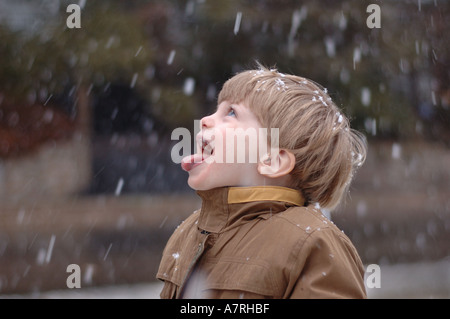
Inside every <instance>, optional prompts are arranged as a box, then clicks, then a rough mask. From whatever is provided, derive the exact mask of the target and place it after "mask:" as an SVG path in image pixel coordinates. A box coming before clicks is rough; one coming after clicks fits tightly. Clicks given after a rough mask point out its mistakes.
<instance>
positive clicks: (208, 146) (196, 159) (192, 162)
mask: <svg viewBox="0 0 450 319" xmlns="http://www.w3.org/2000/svg"><path fill="white" fill-rule="evenodd" d="M197 145H198V150H199V151H200V153H198V152H197V153H195V154H192V155H189V156H186V157H185V158H183V160H182V161H181V168H182V169H183V170H185V171H186V172H189V171H190V170H192V169H193V168H194V167H197V166H198V165H200V164H202V163H203V162H204V161H205V160H206V159H207V158H209V157H210V156H212V155H214V146H213V143H212V141H211V140H205V139H203V138H202V139H200V140H199V139H197ZM200 146H201V147H200Z"/></svg>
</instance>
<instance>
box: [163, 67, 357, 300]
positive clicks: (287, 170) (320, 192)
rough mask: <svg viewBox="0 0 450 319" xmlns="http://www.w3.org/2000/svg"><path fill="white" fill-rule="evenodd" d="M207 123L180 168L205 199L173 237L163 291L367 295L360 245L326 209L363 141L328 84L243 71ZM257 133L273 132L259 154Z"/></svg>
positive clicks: (166, 294)
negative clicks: (253, 134)
mask: <svg viewBox="0 0 450 319" xmlns="http://www.w3.org/2000/svg"><path fill="white" fill-rule="evenodd" d="M200 123H201V126H202V129H201V131H200V133H199V134H198V135H197V146H198V148H197V153H196V154H194V155H191V156H188V157H186V158H185V159H183V161H182V164H181V165H182V168H183V169H184V170H186V171H187V172H188V173H189V178H188V184H189V186H190V187H191V188H193V189H195V190H196V191H197V194H198V195H199V196H200V197H201V198H202V206H201V209H200V210H198V211H196V212H194V213H193V214H192V215H191V216H190V217H188V218H187V219H186V220H185V221H184V222H183V223H182V224H181V225H180V226H179V227H178V228H177V229H176V230H175V232H174V234H173V235H172V237H171V238H170V239H169V241H168V243H167V246H166V248H165V250H164V252H163V257H162V260H161V264H160V267H159V270H158V274H157V278H158V279H160V280H162V281H164V283H165V284H164V288H163V290H162V292H161V298H227V299H235V298H365V297H366V292H365V288H364V282H363V279H364V269H363V265H362V263H361V260H360V258H359V256H358V254H357V252H356V249H355V248H354V246H353V245H352V243H351V242H350V240H349V239H348V238H347V236H345V235H344V234H343V233H342V232H341V231H340V230H339V229H338V228H337V227H336V226H335V225H334V224H333V223H332V222H331V221H330V220H329V219H327V218H326V217H325V216H324V215H323V214H322V212H321V207H323V208H324V209H327V210H331V209H333V208H335V207H336V206H337V205H338V204H339V202H340V200H341V198H342V197H343V194H344V193H345V192H346V190H347V189H348V186H349V183H350V181H351V179H352V176H353V173H354V170H355V169H356V168H357V167H359V166H360V165H361V164H362V163H363V162H364V159H365V154H366V144H365V140H364V138H363V137H362V135H360V134H358V133H357V132H355V131H353V130H352V129H350V127H349V122H348V120H347V119H346V118H345V117H344V115H343V114H341V113H340V112H339V110H338V108H337V106H336V105H335V104H334V103H333V102H332V101H331V99H330V98H329V96H328V95H327V91H326V89H323V88H322V87H320V86H319V85H317V84H316V83H314V82H312V81H310V80H308V79H305V78H301V77H298V76H294V75H286V74H282V73H279V72H278V71H277V70H273V69H272V70H268V69H265V68H263V67H260V68H259V69H258V70H248V71H244V72H241V73H239V74H237V75H235V76H234V77H232V78H231V79H229V80H228V81H227V82H226V83H225V84H224V86H223V88H222V90H221V92H220V94H219V98H218V107H217V110H216V112H215V113H214V114H212V115H209V116H206V117H204V118H203V119H202V120H201V122H200ZM261 129H262V130H264V129H265V130H266V132H267V133H268V134H267V136H266V137H267V139H266V140H264V138H262V137H261V136H258V141H257V145H258V147H257V151H256V152H257V154H258V159H257V160H256V161H251V160H250V158H251V157H252V154H253V153H251V147H252V146H254V145H255V140H254V139H251V138H250V134H248V132H251V130H261ZM274 129H275V130H274ZM229 132H233V133H234V135H233V136H232V141H231V140H230V138H229V137H230V134H229ZM269 133H270V134H269ZM227 137H228V139H227ZM235 138H237V139H238V140H239V139H241V140H242V139H244V140H245V141H247V143H246V144H245V145H244V148H243V149H242V147H241V148H240V149H237V148H236V145H240V146H242V143H241V144H238V143H234V139H235ZM230 145H231V146H230ZM266 149H267V150H269V151H265V150H266ZM239 150H240V151H242V150H244V151H245V155H246V160H245V161H242V160H238V159H237V155H238V154H237V153H238V152H237V151H239ZM229 153H232V154H233V155H232V156H227V155H228V154H229Z"/></svg>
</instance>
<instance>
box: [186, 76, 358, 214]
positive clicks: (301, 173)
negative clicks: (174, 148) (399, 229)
mask: <svg viewBox="0 0 450 319" xmlns="http://www.w3.org/2000/svg"><path fill="white" fill-rule="evenodd" d="M218 105H219V107H218V110H217V112H216V113H214V114H213V115H210V116H208V117H205V118H203V119H202V123H201V124H202V131H203V129H208V128H210V127H213V126H215V125H216V124H217V126H220V125H224V127H230V126H231V127H236V123H234V122H232V121H236V119H235V118H232V119H230V118H229V117H227V116H229V115H230V114H229V112H230V109H231V110H233V109H234V108H239V109H240V112H241V113H242V114H243V113H245V114H243V115H242V116H241V120H246V122H245V121H244V122H245V123H244V124H242V123H241V124H240V125H238V126H237V127H244V129H245V127H251V126H253V127H254V126H257V127H256V128H263V129H266V131H267V133H268V144H269V147H270V146H273V144H278V145H277V146H278V148H277V153H278V154H273V153H272V154H271V156H268V157H269V158H261V156H259V157H260V158H259V159H258V163H254V164H253V165H251V164H252V163H243V164H239V163H234V165H233V166H229V167H228V168H229V169H230V172H231V169H234V170H237V171H238V172H237V174H239V175H242V174H244V173H246V174H245V175H247V176H248V180H247V181H248V182H247V183H245V182H241V183H239V184H238V185H229V184H223V185H221V184H220V181H219V184H212V187H218V186H248V185H255V186H256V185H258V184H259V185H265V184H281V185H282V186H287V187H291V188H295V189H298V190H300V191H301V192H302V193H303V195H304V197H305V198H306V200H307V201H308V202H313V203H319V204H320V206H322V207H325V208H329V209H332V208H334V207H336V206H337V205H338V204H339V202H340V199H341V198H342V195H343V193H344V192H345V191H346V189H347V188H348V186H349V184H350V181H351V179H352V177H353V173H354V170H355V169H356V168H357V167H359V166H361V165H362V163H363V162H364V160H365V156H366V143H365V139H364V137H363V136H362V135H361V134H360V133H358V132H357V131H354V130H353V129H351V128H350V125H349V121H348V119H347V118H346V117H345V116H344V114H342V113H341V112H340V110H339V109H338V107H337V106H336V105H335V104H334V103H333V101H332V100H331V98H330V97H329V95H328V94H327V90H326V89H324V88H323V87H321V86H320V85H318V84H316V83H315V82H313V81H311V80H308V79H305V78H302V77H298V76H294V75H288V74H282V73H279V72H278V71H277V70H274V69H271V70H269V69H266V68H263V67H260V68H259V69H256V70H248V71H243V72H241V73H239V74H237V75H235V76H234V77H232V78H231V79H229V80H228V81H227V82H225V84H224V86H223V88H222V90H221V92H220V93H219V97H218ZM230 107H231V108H230ZM219 111H221V112H222V116H224V115H226V117H223V118H221V117H220V114H218V113H219ZM224 113H226V114H224ZM233 115H234V114H233ZM245 116H247V117H245ZM237 118H238V119H239V114H238V116H237ZM271 129H278V131H277V132H278V136H275V137H274V136H271V134H270V133H271V132H273V131H272V130H271ZM200 135H202V136H203V134H200ZM274 138H276V139H277V141H275V140H274ZM259 155H261V154H259ZM274 155H275V156H274ZM270 157H271V158H270ZM275 157H276V158H275ZM267 161H269V162H270V161H272V163H271V164H273V161H276V162H277V163H276V164H277V165H275V166H274V167H275V171H274V172H272V171H270V170H269V171H264V170H262V169H261V168H262V167H263V168H264V166H265V164H267ZM217 164H218V165H222V166H221V167H222V168H224V169H225V170H222V173H226V165H231V164H228V163H217ZM269 164H270V163H269ZM239 165H241V166H239ZM272 166H273V165H272ZM241 169H242V170H241ZM220 171H221V170H219V171H218V172H217V175H216V176H215V177H216V178H219V180H220V176H222V177H223V174H220ZM239 171H240V172H239ZM268 172H269V173H268ZM270 172H272V174H271V173H270ZM194 177H195V176H194ZM190 178H191V176H190ZM210 178H214V176H210ZM241 181H245V179H241ZM223 183H227V181H226V179H225V180H224V181H223ZM191 186H192V185H191ZM212 187H211V188H212ZM194 188H195V187H194Z"/></svg>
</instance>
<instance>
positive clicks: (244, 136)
mask: <svg viewBox="0 0 450 319" xmlns="http://www.w3.org/2000/svg"><path fill="white" fill-rule="evenodd" d="M200 123H201V126H202V127H201V131H200V132H199V133H198V134H197V136H196V142H197V153H196V154H193V155H191V156H187V157H185V158H184V159H183V160H182V163H181V166H182V168H183V169H184V170H185V171H187V172H188V173H189V179H188V184H189V186H190V187H191V188H193V189H195V190H208V189H212V188H216V187H223V186H254V185H262V184H263V183H264V181H263V177H262V176H261V175H260V174H259V173H258V170H257V165H258V163H257V162H258V160H259V157H258V154H259V147H258V146H259V140H260V136H259V135H260V134H258V132H259V129H260V128H261V125H260V124H259V121H258V120H257V118H256V116H255V115H254V114H253V113H252V112H251V111H250V109H249V108H248V107H246V106H245V105H244V104H243V103H239V104H230V103H229V102H227V101H224V102H222V103H220V104H219V106H218V107H217V110H216V112H215V113H214V114H212V115H209V116H206V117H204V118H202V120H201V121H200ZM263 142H264V141H263ZM266 145H267V144H266Z"/></svg>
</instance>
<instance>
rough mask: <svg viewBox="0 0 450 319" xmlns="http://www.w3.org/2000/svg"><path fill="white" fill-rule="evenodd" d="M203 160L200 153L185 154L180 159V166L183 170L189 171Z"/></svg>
mask: <svg viewBox="0 0 450 319" xmlns="http://www.w3.org/2000/svg"><path fill="white" fill-rule="evenodd" d="M202 161H203V156H202V154H192V155H189V156H186V157H185V158H183V159H182V160H181V168H182V169H183V170H185V171H186V172H189V171H190V170H191V169H193V168H194V167H195V166H197V165H199V164H201V163H202Z"/></svg>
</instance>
